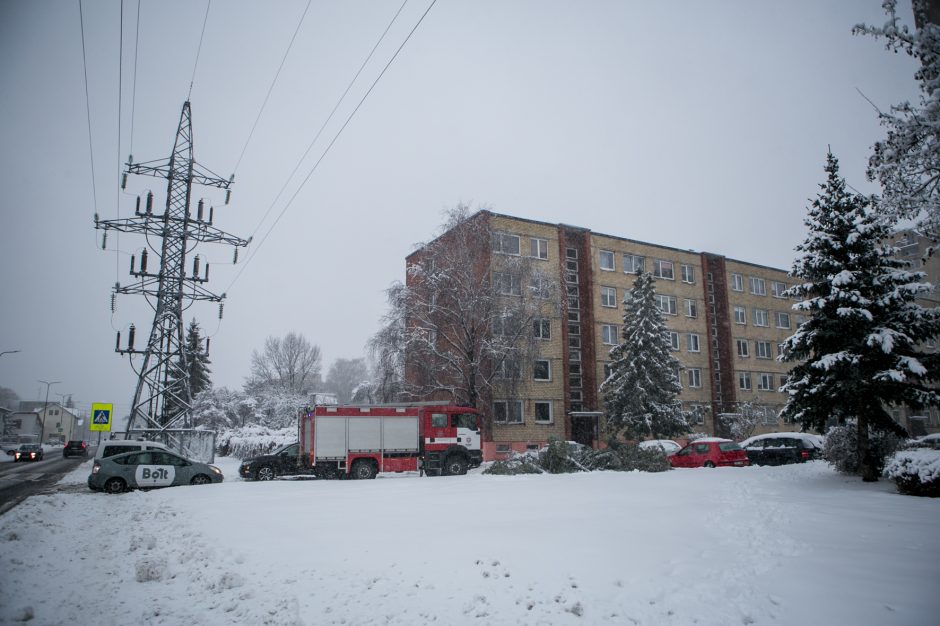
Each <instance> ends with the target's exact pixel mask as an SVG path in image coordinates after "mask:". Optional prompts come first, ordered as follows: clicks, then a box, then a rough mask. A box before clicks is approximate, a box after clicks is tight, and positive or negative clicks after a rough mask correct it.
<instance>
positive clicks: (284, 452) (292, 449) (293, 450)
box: [274, 443, 300, 456]
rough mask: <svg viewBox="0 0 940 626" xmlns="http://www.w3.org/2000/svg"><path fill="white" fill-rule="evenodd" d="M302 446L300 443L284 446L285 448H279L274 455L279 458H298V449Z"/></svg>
mask: <svg viewBox="0 0 940 626" xmlns="http://www.w3.org/2000/svg"><path fill="white" fill-rule="evenodd" d="M299 446H300V444H298V443H292V444H290V445H287V446H284V447H283V448H278V450H277V451H276V452H275V453H274V454H276V455H279V456H297V448H298V447H299Z"/></svg>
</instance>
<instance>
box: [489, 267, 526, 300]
mask: <svg viewBox="0 0 940 626" xmlns="http://www.w3.org/2000/svg"><path fill="white" fill-rule="evenodd" d="M493 287H494V288H495V289H496V293H498V294H499V295H501V296H521V295H522V286H521V285H520V284H519V277H518V276H516V275H515V274H510V273H509V272H493Z"/></svg>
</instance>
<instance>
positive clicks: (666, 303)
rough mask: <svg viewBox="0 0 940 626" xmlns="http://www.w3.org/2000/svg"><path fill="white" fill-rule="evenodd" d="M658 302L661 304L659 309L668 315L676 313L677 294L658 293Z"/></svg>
mask: <svg viewBox="0 0 940 626" xmlns="http://www.w3.org/2000/svg"><path fill="white" fill-rule="evenodd" d="M656 303H657V304H658V305H659V310H660V311H662V312H663V313H665V314H666V315H676V297H675V296H663V295H660V294H656Z"/></svg>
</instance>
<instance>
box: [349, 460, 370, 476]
mask: <svg viewBox="0 0 940 626" xmlns="http://www.w3.org/2000/svg"><path fill="white" fill-rule="evenodd" d="M350 474H351V475H352V477H353V478H355V479H356V480H369V479H370V478H375V474H376V472H375V466H374V465H372V462H371V461H367V460H365V459H359V460H358V461H356V462H355V463H353V466H352V472H350Z"/></svg>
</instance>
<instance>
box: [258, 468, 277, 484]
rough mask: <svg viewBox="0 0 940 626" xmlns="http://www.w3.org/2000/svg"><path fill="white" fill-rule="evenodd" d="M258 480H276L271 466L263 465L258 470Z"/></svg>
mask: <svg viewBox="0 0 940 626" xmlns="http://www.w3.org/2000/svg"><path fill="white" fill-rule="evenodd" d="M257 478H258V480H274V468H273V467H271V466H270V465H262V466H261V467H259V468H258V474H257Z"/></svg>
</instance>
